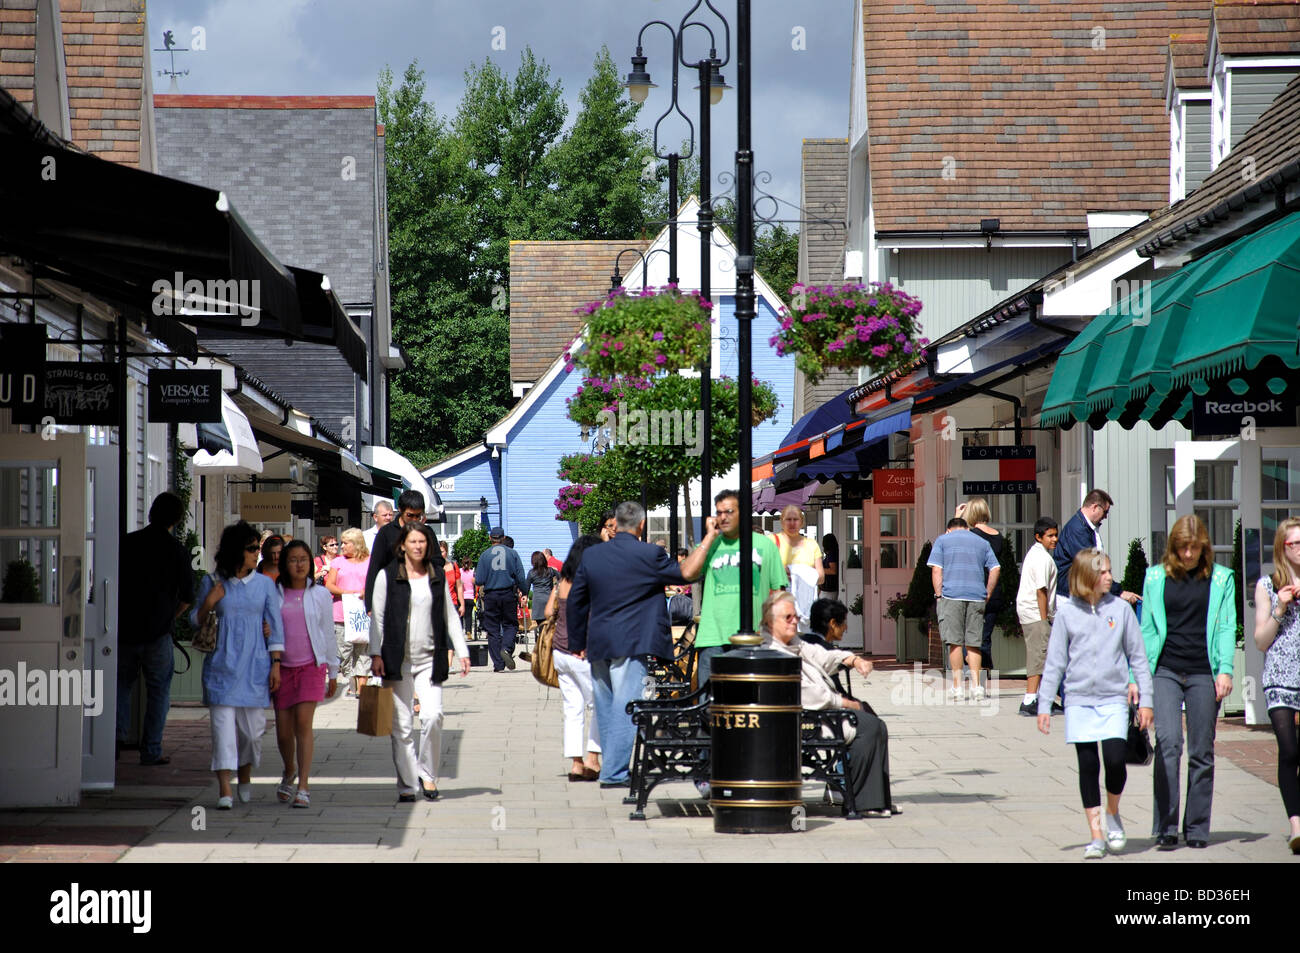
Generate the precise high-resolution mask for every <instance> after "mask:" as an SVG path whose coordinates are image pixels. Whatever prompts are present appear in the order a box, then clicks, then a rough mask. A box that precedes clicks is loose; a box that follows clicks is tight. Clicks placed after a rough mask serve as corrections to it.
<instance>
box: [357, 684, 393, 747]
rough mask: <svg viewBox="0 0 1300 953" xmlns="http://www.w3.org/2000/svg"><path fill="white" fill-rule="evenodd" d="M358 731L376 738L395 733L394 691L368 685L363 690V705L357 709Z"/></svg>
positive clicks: (380, 686)
mask: <svg viewBox="0 0 1300 953" xmlns="http://www.w3.org/2000/svg"><path fill="white" fill-rule="evenodd" d="M357 731H358V732H360V733H361V734H363V735H370V736H371V737H374V738H383V737H386V736H388V735H391V734H392V733H393V690H392V689H391V688H385V687H383V686H382V685H366V686H365V687H364V688H362V689H361V704H360V705H359V706H358V707H357Z"/></svg>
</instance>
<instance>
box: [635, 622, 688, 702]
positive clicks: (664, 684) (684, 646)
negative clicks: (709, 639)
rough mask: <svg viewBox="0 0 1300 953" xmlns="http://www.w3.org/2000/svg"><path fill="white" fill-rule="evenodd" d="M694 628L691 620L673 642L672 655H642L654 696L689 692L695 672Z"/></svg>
mask: <svg viewBox="0 0 1300 953" xmlns="http://www.w3.org/2000/svg"><path fill="white" fill-rule="evenodd" d="M695 628H696V624H695V623H694V622H692V623H691V624H690V625H688V626H687V627H686V630H685V631H684V632H683V633H682V635H681V636H680V637H679V638H678V639H677V640H676V642H675V643H674V644H673V657H672V658H671V659H661V658H657V657H655V656H653V655H647V656H644V658H645V663H646V673H647V674H648V675H649V676H650V677H651V678H653V679H654V681H655V687H654V692H655V698H656V699H669V698H682V697H683V696H685V695H689V694H690V692H691V679H692V677H693V676H694V674H695V659H696V656H697V654H698V653H697V652H696V651H695Z"/></svg>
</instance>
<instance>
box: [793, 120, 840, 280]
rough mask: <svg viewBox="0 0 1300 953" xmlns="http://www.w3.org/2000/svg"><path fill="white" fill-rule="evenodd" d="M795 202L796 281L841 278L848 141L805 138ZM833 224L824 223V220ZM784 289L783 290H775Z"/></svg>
mask: <svg viewBox="0 0 1300 953" xmlns="http://www.w3.org/2000/svg"><path fill="white" fill-rule="evenodd" d="M801 179H802V184H801V186H800V191H801V196H800V199H799V204H800V205H801V206H802V207H803V211H802V217H803V218H804V219H805V221H804V223H802V224H801V226H800V228H799V243H800V245H801V246H802V247H801V249H800V252H801V254H800V256H799V259H800V262H804V261H806V262H807V264H808V271H807V274H800V275H799V280H801V281H810V282H813V283H815V284H823V283H825V282H828V281H839V280H840V279H841V278H843V277H844V239H845V237H846V233H845V221H846V220H847V218H848V191H849V185H848V183H849V140H847V139H805V140H804V141H803V170H802V176H801ZM827 222H829V223H835V224H825V223H827ZM778 290H780V291H785V290H786V289H784V288H782V289H778Z"/></svg>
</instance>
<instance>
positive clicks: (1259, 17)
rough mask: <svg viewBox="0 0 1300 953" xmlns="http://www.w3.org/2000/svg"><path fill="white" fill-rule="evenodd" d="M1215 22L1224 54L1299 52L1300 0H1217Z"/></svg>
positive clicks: (1270, 54) (1265, 54)
mask: <svg viewBox="0 0 1300 953" xmlns="http://www.w3.org/2000/svg"><path fill="white" fill-rule="evenodd" d="M1213 22H1214V27H1213V29H1214V31H1215V35H1216V37H1217V39H1218V44H1219V50H1220V51H1221V52H1222V53H1223V54H1224V55H1225V56H1279V55H1284V54H1288V53H1300V0H1284V2H1281V3H1278V2H1263V3H1259V2H1256V0H1215V4H1214V14H1213Z"/></svg>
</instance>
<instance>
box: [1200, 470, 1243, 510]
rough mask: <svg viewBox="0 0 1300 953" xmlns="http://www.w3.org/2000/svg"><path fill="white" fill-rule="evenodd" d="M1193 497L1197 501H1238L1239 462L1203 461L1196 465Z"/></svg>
mask: <svg viewBox="0 0 1300 953" xmlns="http://www.w3.org/2000/svg"><path fill="white" fill-rule="evenodd" d="M1193 496H1194V498H1195V499H1197V500H1236V499H1239V498H1240V496H1241V494H1240V493H1239V492H1238V490H1237V461H1235V460H1212V461H1211V460H1203V461H1200V462H1198V463H1197V464H1196V476H1195V480H1194V483H1193Z"/></svg>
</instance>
